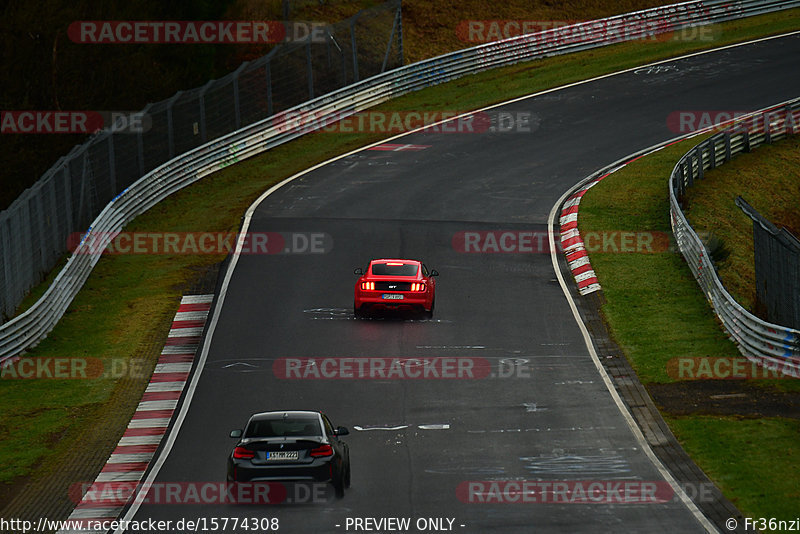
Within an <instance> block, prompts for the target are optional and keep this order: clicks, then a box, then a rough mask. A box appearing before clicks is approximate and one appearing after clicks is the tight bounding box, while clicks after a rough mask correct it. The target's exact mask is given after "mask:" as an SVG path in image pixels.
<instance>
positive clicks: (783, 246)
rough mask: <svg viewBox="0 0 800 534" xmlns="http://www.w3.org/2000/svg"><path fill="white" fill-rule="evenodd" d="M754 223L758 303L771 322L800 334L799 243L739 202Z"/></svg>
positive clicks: (747, 205) (788, 233)
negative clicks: (795, 330) (798, 331)
mask: <svg viewBox="0 0 800 534" xmlns="http://www.w3.org/2000/svg"><path fill="white" fill-rule="evenodd" d="M736 205H737V206H739V207H740V208H742V211H744V212H745V213H746V214H747V215H748V216H749V217H750V218H751V219H752V220H753V252H754V254H753V256H754V257H753V259H754V262H755V272H756V299H757V302H758V305H759V306H760V307H762V308H763V310H764V313H765V314H766V319H767V320H768V321H770V322H773V323H777V324H781V325H785V326H788V327H790V328H794V329H797V330H800V241H798V239H797V238H796V237H795V236H794V235H792V233H791V232H789V231H788V230H786V229H785V228H781V229H778V228H777V227H776V226H775V225H774V224H772V223H771V222H770V221H769V220H767V219H766V218H764V217H763V216H762V215H761V214H759V213H758V212H757V211H756V210H755V209H754V208H753V207H752V206H750V204H748V203H747V202H746V201H745V200H744V199H743V198H742V197H738V198H737V199H736Z"/></svg>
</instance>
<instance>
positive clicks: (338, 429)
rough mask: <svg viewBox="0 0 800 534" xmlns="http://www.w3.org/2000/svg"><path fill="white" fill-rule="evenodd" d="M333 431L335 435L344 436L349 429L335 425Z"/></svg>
mask: <svg viewBox="0 0 800 534" xmlns="http://www.w3.org/2000/svg"><path fill="white" fill-rule="evenodd" d="M333 433H334V434H336V435H337V436H346V435H348V434H349V433H350V431H349V430H347V428H346V427H343V426H337V427H336V430H334V431H333Z"/></svg>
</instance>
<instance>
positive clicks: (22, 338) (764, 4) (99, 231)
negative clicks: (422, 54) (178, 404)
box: [0, 0, 800, 362]
mask: <svg viewBox="0 0 800 534" xmlns="http://www.w3.org/2000/svg"><path fill="white" fill-rule="evenodd" d="M793 7H800V0H793V1H784V2H776V1H765V0H740V1H733V2H731V1H729V0H707V1H695V2H685V3H681V4H674V5H669V6H661V7H657V8H652V9H647V10H643V11H636V12H633V13H627V14H624V15H617V16H614V17H609V18H605V19H601V20H596V21H590V22H582V23H578V24H573V25H571V26H565V27H562V28H555V29H549V30H545V31H542V32H538V33H533V34H527V35H522V36H518V37H512V38H509V39H505V40H503V41H497V42H493V43H487V44H483V45H479V46H475V47H473V48H468V49H465V50H461V51H458V52H452V53H449V54H445V55H442V56H438V57H435V58H432V59H428V60H425V61H421V62H419V63H414V64H412V65H407V66H404V67H400V68H397V69H394V70H392V71H389V72H386V73H383V74H379V75H376V76H373V77H372V78H368V79H366V80H363V81H361V82H358V83H355V84H353V85H350V86H348V87H345V88H342V89H339V90H337V91H334V92H332V93H329V94H326V95H324V96H322V97H319V98H315V99H314V100H310V101H308V102H306V103H304V104H302V105H300V106H296V107H294V108H292V109H290V110H288V111H286V112H283V113H280V114H278V115H275V116H273V117H270V118H267V119H265V120H263V121H261V122H258V123H255V124H252V125H250V126H247V127H245V128H242V129H240V130H238V131H236V132H233V133H231V134H228V135H226V136H224V137H221V138H219V139H217V140H215V141H213V142H210V143H207V144H206V145H203V146H201V147H198V148H196V149H194V150H191V151H189V152H186V153H184V154H182V155H180V156H178V157H176V158H174V159H172V160H171V161H169V162H167V163H165V164H164V165H162V166H160V167H158V168H157V169H155V170H153V171H151V172H149V173H148V174H146V175H145V176H143V177H142V178H140V179H139V180H138V181H136V182H135V183H133V184H132V185H131V186H130V187H128V188H127V189H126V190H125V191H123V192H122V193H120V194H119V195H118V196H117V197H116V198H114V199H113V200H112V201H111V202H110V203H109V204H108V205H107V206H106V207H105V208H104V209H103V211H102V212H101V213H100V215H98V216H97V218H96V219H95V220H94V222H93V223H92V226H91V227H90V228H89V229H88V230H87V235H88V234H90V233H91V234H92V244H91V246H89V245H88V244H87V242H86V241H87V239H86V237H84V240H83V241H82V242H81V245H80V246H79V247H78V248H77V249H76V250H75V251H74V253H73V254H72V256H71V257H70V258H69V260H68V262H67V264H66V266H65V267H64V268H63V269H62V270H61V272H60V273H59V274H58V276H57V277H56V278H55V280H54V281H53V283H52V284H51V286H50V287H49V288H48V290H47V291H46V292H45V294H44V295H43V296H42V297H41V298H40V299H39V300H38V301H37V302H36V303H35V304H34V305H33V306H32V307H31V308H30V309H28V310H27V311H25V312H24V313H22V314H20V315H19V316H17V317H15V318H14V319H12V320H11V321H9V322H7V323H5V324H4V325H2V326H0V362H2V361H3V360H5V359H7V358H10V357H13V356H16V355H18V354H20V353H21V352H22V351H24V350H26V349H28V348H30V347H32V346H34V345H35V344H36V343H38V342H39V341H40V340H41V339H43V338H44V337H45V336H46V335H47V334H48V332H50V330H52V328H53V327H54V326H55V324H56V323H57V322H58V321H59V319H60V318H61V317H62V315H63V314H64V312H65V311H66V309H67V307H68V306H69V304H70V302H72V299H73V298H74V297H75V295H76V294H77V293H78V291H79V290H80V288H81V287H82V286H83V284H84V283H85V281H86V279H87V278H88V276H89V274H90V273H91V271H92V269H93V268H94V266H95V264H96V263H97V261H98V260H99V257H100V255H99V254H97V253H95V252H93V251H96V250H98V248H97V247H100V249H102V248H105V245H106V244H107V243H109V242H110V241H111V239H112V238H113V236H114V234H115V232H120V231H121V230H122V228H123V227H124V226H125V224H127V223H128V222H130V221H131V220H133V219H134V218H135V217H136V216H137V215H139V214H141V213H143V212H145V211H146V210H147V209H149V208H151V207H152V206H154V205H155V204H157V203H158V202H159V201H161V200H162V199H164V198H166V197H167V196H169V195H170V194H172V193H174V192H175V191H177V190H179V189H181V188H183V187H186V186H187V185H189V184H191V183H193V182H195V181H197V180H199V179H201V178H203V177H204V176H207V175H209V174H211V173H213V172H215V171H218V170H220V169H222V168H223V167H226V166H227V165H231V164H233V163H235V162H237V161H240V160H242V159H245V158H248V157H251V156H254V155H256V154H260V153H262V152H264V151H266V150H269V149H270V148H273V147H275V146H278V145H281V144H283V143H286V142H288V141H291V140H293V139H295V138H297V137H299V136H301V135H303V134H304V133H307V132H310V131H313V130H315V129H319V128H321V127H323V126H325V125H326V124H329V123H331V122H335V121H337V120H339V119H342V118H344V117H347V116H349V115H352V114H354V113H357V112H359V111H361V110H364V109H367V108H370V107H372V106H376V105H378V104H380V103H382V102H385V101H386V100H389V99H391V98H394V97H397V96H400V95H403V94H406V93H408V92H411V91H415V90H418V89H422V88H425V87H429V86H432V85H436V84H439V83H442V82H446V81H448V80H452V79H455V78H458V77H460V76H464V75H466V74H473V73H476V72H480V71H483V70H486V69H490V68H494V67H500V66H505V65H512V64H514V63H517V62H520V61H527V60H531V59H537V58H544V57H548V56H554V55H559V54H566V53H570V52H576V51H580V50H586V49H590V48H595V47H599V46H605V45H609V44H614V43H619V42H623V41H632V40H648V39H654V36H655V35H662V34H665V33H668V32H673V31H676V30H680V29H682V28H688V27H693V26H703V25H706V24H711V23H716V22H723V21H727V20H734V19H740V18H744V17H748V16H752V15H759V14H763V13H769V12H774V11H780V10H783V9H789V8H793ZM454 31H455V29H454ZM95 236H99V237H98V238H97V239H95Z"/></svg>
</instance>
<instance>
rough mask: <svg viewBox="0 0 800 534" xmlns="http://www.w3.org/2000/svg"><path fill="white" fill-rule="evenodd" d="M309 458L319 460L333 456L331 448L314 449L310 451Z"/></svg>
mask: <svg viewBox="0 0 800 534" xmlns="http://www.w3.org/2000/svg"><path fill="white" fill-rule="evenodd" d="M310 454H311V456H313V457H314V458H319V457H320V456H333V447H331V446H330V445H321V446H319V447H317V448H316V449H311V453H310Z"/></svg>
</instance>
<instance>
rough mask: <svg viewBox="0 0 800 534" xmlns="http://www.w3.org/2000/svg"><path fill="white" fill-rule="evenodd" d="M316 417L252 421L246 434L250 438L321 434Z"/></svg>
mask: <svg viewBox="0 0 800 534" xmlns="http://www.w3.org/2000/svg"><path fill="white" fill-rule="evenodd" d="M321 435H322V431H321V429H320V427H319V420H318V419H316V418H313V419H312V418H291V417H290V418H285V419H284V418H283V417H281V418H278V419H267V420H261V421H252V422H251V423H250V424H249V425H248V427H247V432H246V433H245V436H246V437H248V438H282V437H292V436H321Z"/></svg>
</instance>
